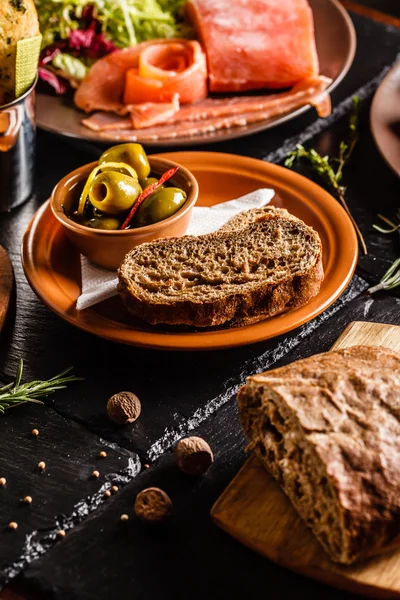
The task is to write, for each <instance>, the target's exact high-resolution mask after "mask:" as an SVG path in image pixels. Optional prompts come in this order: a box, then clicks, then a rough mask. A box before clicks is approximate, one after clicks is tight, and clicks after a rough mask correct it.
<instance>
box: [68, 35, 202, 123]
mask: <svg viewBox="0 0 400 600" xmlns="http://www.w3.org/2000/svg"><path fill="white" fill-rule="evenodd" d="M170 52H171V60H169V59H168V55H169V53H170ZM174 68H175V69H176V70H173V69H174ZM175 94H178V96H179V101H180V102H195V101H196V100H201V99H203V98H205V97H206V96H207V67H206V58H205V55H204V53H203V50H202V49H201V46H200V44H199V43H198V42H195V41H188V40H180V39H174V40H165V39H161V40H155V41H154V40H153V41H150V42H143V43H142V44H138V45H137V46H134V47H133V48H125V49H123V50H117V51H115V52H112V53H111V54H108V55H107V56H105V57H104V58H101V59H100V60H98V61H97V62H96V63H94V65H93V66H92V67H91V69H90V70H89V73H88V74H87V75H86V77H85V79H84V80H83V81H82V83H81V85H80V87H79V89H78V90H77V92H76V93H75V98H74V100H75V104H76V106H77V107H78V108H80V109H82V110H84V111H85V112H92V111H93V110H102V111H110V112H115V113H117V114H120V115H125V114H127V113H128V112H129V107H128V105H129V104H138V103H145V102H154V101H156V102H171V101H172V99H173V97H174V96H175Z"/></svg>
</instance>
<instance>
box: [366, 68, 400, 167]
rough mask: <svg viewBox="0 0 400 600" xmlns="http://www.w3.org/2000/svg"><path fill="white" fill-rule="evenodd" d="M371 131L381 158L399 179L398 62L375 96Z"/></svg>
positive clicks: (399, 82) (399, 71)
mask: <svg viewBox="0 0 400 600" xmlns="http://www.w3.org/2000/svg"><path fill="white" fill-rule="evenodd" d="M371 130H372V135H373V136H374V139H375V142H376V145H377V146H378V149H379V151H380V153H381V154H382V156H383V158H384V159H385V160H386V162H387V163H388V165H389V166H390V167H391V168H392V169H393V171H394V172H395V173H397V175H398V176H399V177H400V62H398V63H397V64H396V65H395V66H394V67H393V69H391V70H390V71H389V73H388V74H387V75H386V77H385V79H384V80H383V81H382V83H381V84H380V86H379V88H378V90H377V92H376V94H375V97H374V100H373V102H372V106H371Z"/></svg>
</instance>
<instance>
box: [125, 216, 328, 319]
mask: <svg viewBox="0 0 400 600" xmlns="http://www.w3.org/2000/svg"><path fill="white" fill-rule="evenodd" d="M118 276H119V288H118V289H119V293H120V295H121V297H122V299H123V301H124V303H125V304H126V306H127V308H128V309H129V310H130V312H131V313H132V314H134V315H135V316H137V317H140V318H141V319H144V320H145V321H147V322H148V323H151V324H157V323H165V324H170V325H192V326H195V327H212V326H216V325H225V324H228V325H232V324H245V323H248V322H252V321H256V320H260V319H263V318H265V317H269V316H272V315H276V314H278V313H281V312H283V311H285V310H288V309H291V308H296V307H298V306H302V305H303V304H305V303H306V302H308V301H309V300H310V298H312V297H313V296H315V295H316V294H317V293H318V291H319V288H320V285H321V281H322V279H323V268H322V249H321V241H320V239H319V236H318V234H317V233H316V232H315V231H314V230H313V229H312V228H311V227H308V226H307V225H305V224H304V223H303V222H302V221H300V219H296V218H295V217H290V218H288V217H287V216H286V215H282V214H275V213H273V214H270V215H264V216H263V217H262V218H261V219H260V220H258V221H255V222H252V223H250V224H247V226H246V227H243V228H240V229H238V230H237V229H235V228H233V229H232V230H230V231H223V232H221V231H217V232H215V233H210V234H207V235H201V236H197V237H194V236H183V237H181V238H168V239H161V240H156V241H154V242H150V243H147V244H141V245H140V246H137V247H136V248H134V249H133V250H131V251H130V252H129V253H128V254H127V256H126V258H125V260H124V261H123V263H122V265H121V267H120V269H119V272H118Z"/></svg>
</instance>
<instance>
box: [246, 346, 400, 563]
mask: <svg viewBox="0 0 400 600" xmlns="http://www.w3.org/2000/svg"><path fill="white" fill-rule="evenodd" d="M239 414H240V420H241V423H242V425H243V428H244V431H245V433H246V435H247V437H248V439H249V440H250V448H252V449H254V450H255V452H256V453H257V455H258V457H259V458H260V459H261V461H262V463H263V464H264V465H265V467H266V468H267V470H268V472H269V473H270V474H271V475H272V476H273V477H274V478H275V479H276V480H277V482H278V483H279V485H280V486H281V487H282V489H283V490H284V492H285V493H286V494H287V495H288V497H289V498H290V500H291V502H292V504H293V506H294V508H295V509H296V511H297V512H298V514H299V515H300V517H301V518H302V519H304V521H305V522H306V524H307V525H308V526H309V527H310V528H311V529H312V530H313V532H314V534H315V535H316V537H317V539H318V540H319V541H320V543H321V544H322V546H323V547H324V548H325V550H326V551H327V552H328V553H329V554H330V556H331V558H332V560H333V561H335V562H338V563H343V564H351V563H353V562H355V561H357V560H360V559H363V558H366V557H369V556H372V555H374V554H378V553H380V552H383V551H385V550H387V549H389V548H392V547H397V546H399V545H400V470H399V465H400V355H398V354H396V353H395V352H392V351H390V350H386V349H384V348H373V347H365V346H358V347H353V348H349V349H346V350H338V351H333V352H328V353H326V354H320V355H317V356H313V357H311V358H307V359H305V360H300V361H298V362H295V363H293V364H291V365H288V366H286V367H283V368H280V369H276V370H273V371H269V372H266V373H260V374H259V375H254V376H252V377H249V378H248V379H247V383H246V385H245V386H244V387H242V389H241V390H240V392H239Z"/></svg>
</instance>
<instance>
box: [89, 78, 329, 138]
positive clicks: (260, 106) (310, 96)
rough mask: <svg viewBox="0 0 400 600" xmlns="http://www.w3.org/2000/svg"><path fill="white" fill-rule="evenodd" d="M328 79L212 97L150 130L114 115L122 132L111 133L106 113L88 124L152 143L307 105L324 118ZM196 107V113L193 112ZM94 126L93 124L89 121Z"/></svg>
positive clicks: (268, 117)
mask: <svg viewBox="0 0 400 600" xmlns="http://www.w3.org/2000/svg"><path fill="white" fill-rule="evenodd" d="M330 81H331V80H330V79H328V78H326V77H322V76H321V77H316V78H313V79H311V80H310V81H308V82H305V81H304V82H302V83H300V84H298V85H297V86H295V87H294V88H293V89H292V90H290V91H289V92H284V93H281V94H273V95H270V96H264V97H263V96H254V97H245V96H241V97H237V98H231V99H230V100H227V99H225V100H222V99H212V98H208V99H207V100H204V101H203V102H200V103H199V104H197V105H195V106H193V107H189V106H188V107H181V109H180V110H179V112H178V113H176V114H175V115H174V116H173V117H172V119H171V120H170V122H168V123H166V124H165V125H159V126H155V127H149V128H146V129H142V130H139V131H134V130H133V128H132V129H130V130H129V128H128V127H126V123H127V121H126V120H125V127H124V126H123V121H124V120H123V119H122V118H121V117H118V116H116V115H114V119H115V122H116V128H115V129H120V131H118V133H116V132H115V131H114V133H112V132H110V127H109V126H106V127H104V128H103V127H102V126H101V122H102V120H103V118H104V117H103V115H104V113H96V114H95V115H92V116H91V117H89V119H86V123H85V124H86V125H87V126H90V128H91V129H96V131H99V132H100V135H102V136H103V137H104V138H107V137H108V136H109V135H111V136H112V137H113V139H115V138H118V139H120V140H124V141H125V140H129V141H132V142H134V141H137V140H140V141H141V142H151V141H155V140H162V139H168V138H171V139H180V138H183V137H190V136H196V135H201V134H204V133H210V132H214V131H219V130H221V129H228V128H231V127H239V126H244V125H249V124H252V123H258V122H261V121H268V120H271V119H274V118H276V117H278V116H280V115H284V114H287V113H290V112H292V111H293V110H296V109H297V108H300V107H301V106H305V105H307V104H312V105H314V106H315V107H316V108H317V110H318V111H319V114H320V116H327V115H328V114H329V112H330V99H329V95H328V93H327V92H326V91H325V90H326V88H327V86H328V85H329V83H330ZM189 108H193V111H189V110H188V109H189ZM90 120H92V123H91V124H90V125H89V123H88V122H89V121H90Z"/></svg>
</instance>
